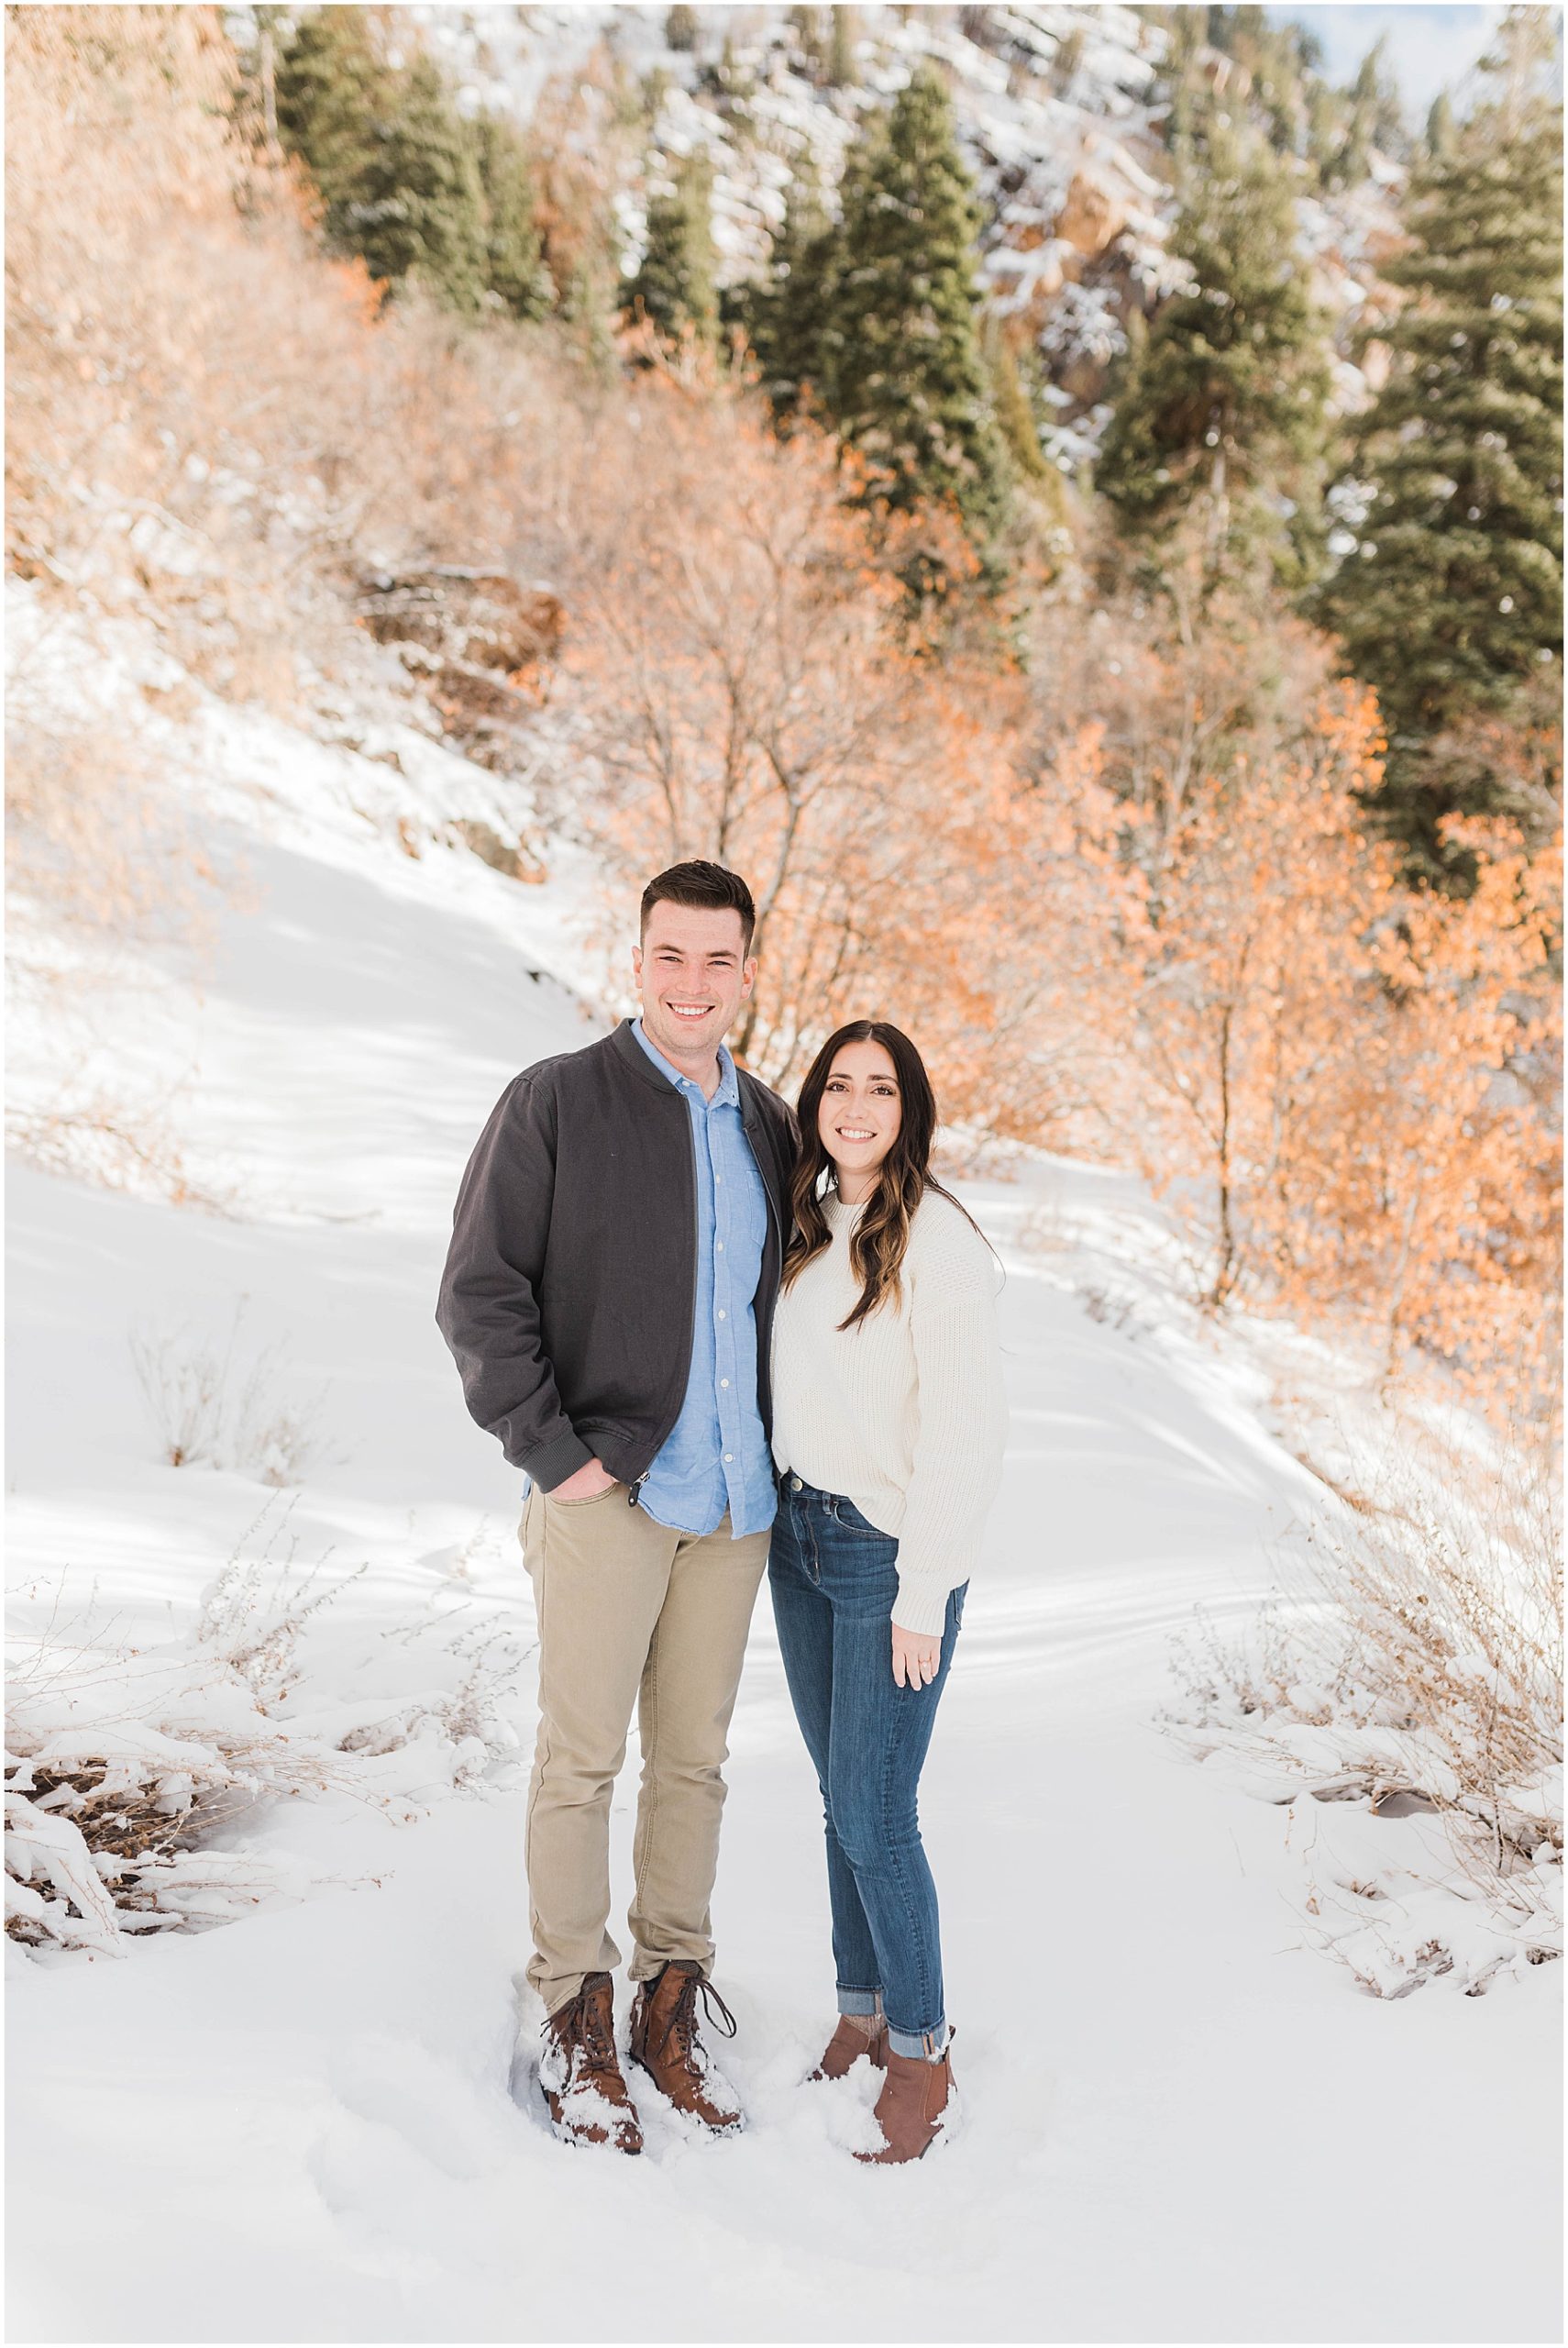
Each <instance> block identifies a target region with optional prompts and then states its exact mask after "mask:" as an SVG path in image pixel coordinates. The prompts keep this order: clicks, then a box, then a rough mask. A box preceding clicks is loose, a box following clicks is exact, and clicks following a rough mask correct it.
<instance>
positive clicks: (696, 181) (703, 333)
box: [624, 155, 719, 344]
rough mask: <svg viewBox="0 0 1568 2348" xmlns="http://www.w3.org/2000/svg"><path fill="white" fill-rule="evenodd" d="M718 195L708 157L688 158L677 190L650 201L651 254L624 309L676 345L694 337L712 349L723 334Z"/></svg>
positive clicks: (681, 164) (629, 290) (680, 165)
mask: <svg viewBox="0 0 1568 2348" xmlns="http://www.w3.org/2000/svg"><path fill="white" fill-rule="evenodd" d="M712 194H713V173H712V165H711V164H710V163H709V161H708V160H707V158H706V156H704V155H686V156H683V157H682V158H681V160H680V161H679V163H678V164H677V165H676V167H675V172H674V183H673V185H672V186H670V187H669V188H668V189H665V190H662V191H661V192H660V193H658V194H655V195H650V197H649V198H648V241H647V249H646V252H645V253H644V255H643V260H642V266H641V268H640V269H639V270H638V271H637V273H636V275H635V278H634V279H633V280H632V282H631V284H630V286H629V287H628V288H627V290H626V294H625V302H624V307H625V309H626V311H627V313H628V314H629V316H632V317H634V318H636V317H644V318H646V319H647V320H648V322H649V323H650V324H651V325H652V326H654V327H657V331H658V332H659V333H660V334H661V335H664V336H667V337H668V338H669V339H670V340H671V341H676V340H679V338H680V336H681V335H682V334H685V333H690V334H693V335H695V337H696V338H697V340H698V341H699V342H701V343H706V344H712V342H713V341H714V340H715V338H716V337H717V334H718V327H719V297H718V294H717V292H716V290H715V286H714V252H713V222H712Z"/></svg>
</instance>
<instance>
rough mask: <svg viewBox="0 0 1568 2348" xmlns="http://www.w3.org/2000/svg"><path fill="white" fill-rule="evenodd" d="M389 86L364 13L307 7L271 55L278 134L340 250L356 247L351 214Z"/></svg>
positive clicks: (389, 76)
mask: <svg viewBox="0 0 1568 2348" xmlns="http://www.w3.org/2000/svg"><path fill="white" fill-rule="evenodd" d="M274 38H275V36H274ZM392 83H393V75H392V71H391V69H390V68H389V67H388V66H387V65H386V64H385V63H384V61H382V59H381V53H380V51H379V50H378V49H377V47H376V43H375V39H374V35H373V29H372V28H371V26H370V22H369V19H368V15H367V12H366V10H364V9H363V8H315V9H312V10H311V11H310V12H309V13H308V14H307V15H304V16H302V17H300V18H299V19H298V21H297V23H296V24H295V26H294V28H293V34H292V36H291V37H290V39H287V40H286V41H283V42H282V43H280V44H279V45H278V46H277V47H276V50H275V56H274V63H273V98H274V105H275V107H276V113H277V124H278V136H279V138H281V140H282V144H283V146H284V148H285V149H286V150H288V152H289V153H290V154H292V155H296V156H298V158H299V160H300V161H301V162H302V163H303V164H304V167H305V170H306V171H307V172H309V174H310V177H311V179H312V180H313V181H314V183H315V187H316V190H317V193H318V194H319V195H320V197H321V200H322V211H323V217H322V228H323V231H324V233H325V235H326V241H327V243H328V244H329V245H331V246H332V247H333V248H334V249H335V250H337V251H338V252H358V251H359V241H358V238H357V237H356V236H355V234H354V232H353V229H352V226H351V223H350V219H349V213H350V209H351V207H352V206H353V205H354V204H355V203H356V202H357V200H358V198H359V193H360V183H361V180H362V177H363V174H364V172H365V171H366V169H367V168H368V166H369V163H370V156H371V151H372V149H373V147H374V143H375V125H376V123H377V121H378V120H379V119H380V118H381V116H383V115H384V114H385V113H386V112H387V111H388V109H389V107H390V105H391V103H392Z"/></svg>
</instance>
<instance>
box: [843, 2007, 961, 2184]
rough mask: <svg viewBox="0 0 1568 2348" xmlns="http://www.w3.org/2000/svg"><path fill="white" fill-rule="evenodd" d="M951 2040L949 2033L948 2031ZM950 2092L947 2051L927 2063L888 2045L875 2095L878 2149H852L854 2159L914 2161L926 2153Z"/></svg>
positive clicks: (939, 2130) (938, 2131)
mask: <svg viewBox="0 0 1568 2348" xmlns="http://www.w3.org/2000/svg"><path fill="white" fill-rule="evenodd" d="M949 2043H951V2033H949ZM952 2092H953V2066H952V2062H951V2059H950V2057H949V2056H948V2055H946V2054H944V2055H943V2056H942V2059H941V2061H940V2062H936V2063H927V2062H924V2061H922V2060H921V2059H920V2058H919V2057H918V2056H917V2057H913V2058H911V2056H910V2055H908V2054H894V2052H893V2050H892V2048H891V2047H890V2046H889V2049H888V2077H887V2084H886V2085H885V2086H884V2088H883V2089H882V2092H881V2094H880V2095H879V2096H878V2098H877V2120H878V2125H879V2127H880V2128H881V2131H882V2137H883V2143H882V2149H881V2151H880V2152H879V2153H856V2155H855V2157H856V2160H857V2161H870V2162H874V2163H876V2164H878V2165H887V2164H889V2163H891V2162H894V2161H918V2160H919V2159H920V2158H921V2156H922V2154H924V2153H929V2152H930V2150H931V2148H932V2146H933V2144H934V2143H935V2142H936V2140H937V2138H938V2136H940V2135H941V2133H942V2130H943V2115H944V2112H945V2111H946V2110H947V2099H948V2098H949V2096H950V2095H951V2094H952Z"/></svg>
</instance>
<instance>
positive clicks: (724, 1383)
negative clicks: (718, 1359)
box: [719, 1378, 730, 1386]
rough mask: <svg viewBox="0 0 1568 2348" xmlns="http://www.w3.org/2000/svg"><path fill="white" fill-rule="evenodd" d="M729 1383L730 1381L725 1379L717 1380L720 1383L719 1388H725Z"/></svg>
mask: <svg viewBox="0 0 1568 2348" xmlns="http://www.w3.org/2000/svg"><path fill="white" fill-rule="evenodd" d="M729 1382H730V1381H729V1379H727V1378H721V1379H720V1380H719V1383H720V1385H721V1386H727V1385H728V1384H729Z"/></svg>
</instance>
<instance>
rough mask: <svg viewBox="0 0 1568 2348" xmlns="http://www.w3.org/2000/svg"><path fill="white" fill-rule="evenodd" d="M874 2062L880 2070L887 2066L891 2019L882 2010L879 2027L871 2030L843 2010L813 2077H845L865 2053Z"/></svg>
mask: <svg viewBox="0 0 1568 2348" xmlns="http://www.w3.org/2000/svg"><path fill="white" fill-rule="evenodd" d="M869 2019H870V2017H869V2016H867V2020H869ZM863 2054H864V2055H866V2056H867V2058H868V2060H869V2061H871V2062H873V2063H875V2065H876V2066H877V2068H878V2070H879V2071H885V2070H886V2069H887V2067H888V2022H887V2017H886V2016H885V2015H883V2014H878V2016H877V2027H876V2029H875V2030H874V2031H872V2032H870V2033H869V2034H867V2032H865V2031H863V2030H862V2029H860V2028H859V2026H858V2023H857V2022H856V2021H851V2020H850V2018H849V2016H848V2015H847V2014H840V2016H839V2018H838V2028H837V2029H836V2030H835V2031H834V2034H833V2036H832V2037H831V2038H830V2039H829V2040H828V2043H827V2052H826V2054H824V2055H823V2059H822V2061H821V2062H820V2063H819V2064H818V2065H817V2067H816V2069H815V2070H814V2071H813V2072H812V2078H813V2079H842V2078H846V2077H848V2075H849V2073H850V2072H851V2071H852V2070H853V2069H854V2068H855V2066H856V2063H858V2062H859V2060H860V2058H861V2056H862V2055H863Z"/></svg>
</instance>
